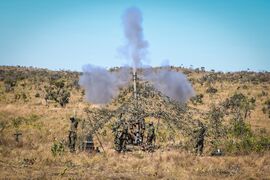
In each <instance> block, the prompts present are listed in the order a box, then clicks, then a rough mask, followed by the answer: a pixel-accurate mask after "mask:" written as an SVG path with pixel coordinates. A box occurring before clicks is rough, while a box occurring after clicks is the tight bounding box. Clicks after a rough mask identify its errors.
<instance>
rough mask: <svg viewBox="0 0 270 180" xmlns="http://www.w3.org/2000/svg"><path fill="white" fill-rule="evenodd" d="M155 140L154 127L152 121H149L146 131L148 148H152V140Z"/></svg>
mask: <svg viewBox="0 0 270 180" xmlns="http://www.w3.org/2000/svg"><path fill="white" fill-rule="evenodd" d="M155 140H156V134H155V127H154V124H153V122H150V123H149V127H148V133H147V146H148V148H149V150H153V148H154V147H153V141H155Z"/></svg>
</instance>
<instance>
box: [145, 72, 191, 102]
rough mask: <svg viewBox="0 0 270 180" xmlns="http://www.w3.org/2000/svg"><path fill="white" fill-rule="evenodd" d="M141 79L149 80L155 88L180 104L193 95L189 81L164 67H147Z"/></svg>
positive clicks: (180, 74) (182, 75) (178, 73)
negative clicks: (156, 68)
mask: <svg viewBox="0 0 270 180" xmlns="http://www.w3.org/2000/svg"><path fill="white" fill-rule="evenodd" d="M143 79H144V80H147V81H150V83H152V84H153V86H154V87H155V88H156V89H157V90H159V91H160V92H162V93H163V94H165V95H166V96H168V97H170V98H171V99H174V100H176V101H178V102H180V103H182V104H183V103H185V102H186V101H187V100H188V99H189V98H190V97H192V96H194V95H195V92H194V90H193V88H192V86H191V84H190V82H189V81H188V80H187V78H186V76H185V75H184V74H182V73H180V72H175V71H172V70H168V69H166V68H165V69H160V70H156V71H154V70H153V69H148V70H147V71H145V72H144V76H143Z"/></svg>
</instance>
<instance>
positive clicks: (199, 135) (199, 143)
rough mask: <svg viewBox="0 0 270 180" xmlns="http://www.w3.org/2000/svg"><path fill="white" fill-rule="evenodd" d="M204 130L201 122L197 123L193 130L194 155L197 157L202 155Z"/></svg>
mask: <svg viewBox="0 0 270 180" xmlns="http://www.w3.org/2000/svg"><path fill="white" fill-rule="evenodd" d="M205 132H206V128H205V126H204V125H203V123H202V122H201V121H198V128H196V129H195V130H194V133H195V139H196V142H195V147H194V149H195V153H196V154H197V155H202V153H203V147H204V136H205Z"/></svg>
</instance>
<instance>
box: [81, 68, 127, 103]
mask: <svg viewBox="0 0 270 180" xmlns="http://www.w3.org/2000/svg"><path fill="white" fill-rule="evenodd" d="M129 79H130V73H129V70H128V68H124V67H123V68H120V69H119V70H118V71H114V72H110V71H108V70H106V69H105V68H102V67H97V66H94V65H90V64H88V65H85V66H83V75H82V76H80V80H79V85H80V86H81V87H83V88H84V89H85V98H86V100H87V101H89V102H91V103H95V104H106V103H109V102H111V100H112V99H113V98H114V97H116V96H117V95H118V93H119V88H121V87H123V86H125V85H126V84H127V83H128V81H129Z"/></svg>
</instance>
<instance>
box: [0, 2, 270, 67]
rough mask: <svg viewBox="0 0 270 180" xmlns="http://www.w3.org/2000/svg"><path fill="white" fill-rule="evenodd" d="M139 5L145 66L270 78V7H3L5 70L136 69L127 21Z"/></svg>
mask: <svg viewBox="0 0 270 180" xmlns="http://www.w3.org/2000/svg"><path fill="white" fill-rule="evenodd" d="M130 6H136V7H138V8H139V9H141V11H142V13H143V18H144V21H143V28H144V37H145V39H146V40H147V41H148V42H149V49H148V51H149V53H148V56H147V59H146V61H145V63H146V64H149V65H152V66H159V65H161V64H162V62H164V61H169V62H170V65H175V66H180V65H181V64H183V65H184V66H186V67H189V66H190V65H193V67H201V66H204V67H206V69H209V70H210V69H215V70H222V71H238V70H246V69H247V68H250V69H251V70H256V71H261V70H267V71H270V36H269V33H270V1H268V0H186V1H181V0H178V1H173V0H168V1H165V0H164V1H150V0H148V1H147V0H146V1H138V0H136V1H127V0H122V1H120V0H118V1H117V0H115V1H113V0H107V1H105V0H104V1H102V0H98V1H94V0H91V1H89V0H76V1H75V0H46V1H45V0H43V1H41V0H40V1H39V0H1V1H0V65H22V66H35V67H42V68H49V69H55V70H58V69H69V70H81V67H82V66H83V65H84V64H88V63H90V64H95V65H98V66H103V67H113V66H121V65H125V64H129V62H128V61H127V60H125V59H122V58H121V57H120V56H119V54H118V51H117V49H118V48H119V47H120V46H121V45H123V44H124V43H125V39H124V35H123V27H122V24H121V16H122V14H123V12H124V10H125V9H126V8H128V7H130Z"/></svg>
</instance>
